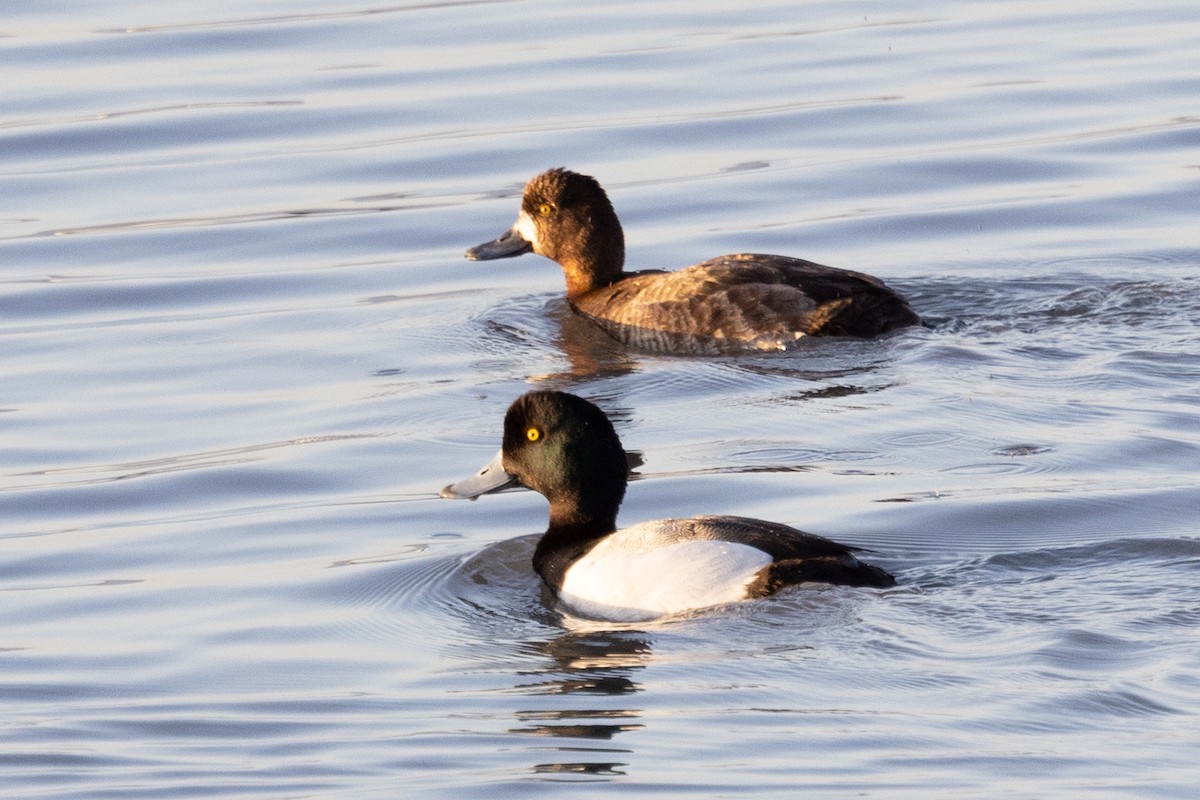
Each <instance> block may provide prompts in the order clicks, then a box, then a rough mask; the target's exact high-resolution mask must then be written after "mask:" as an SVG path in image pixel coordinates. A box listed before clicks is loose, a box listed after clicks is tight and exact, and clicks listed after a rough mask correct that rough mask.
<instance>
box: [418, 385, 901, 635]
mask: <svg viewBox="0 0 1200 800" xmlns="http://www.w3.org/2000/svg"><path fill="white" fill-rule="evenodd" d="M626 465H627V461H626V456H625V451H624V450H623V449H622V448H621V442H620V440H619V439H618V438H617V434H616V432H615V431H614V430H613V426H612V423H610V422H609V421H608V418H607V417H606V416H605V415H604V412H602V411H601V410H600V409H599V408H597V407H596V406H594V405H592V404H591V403H589V402H588V401H587V400H584V399H582V398H579V397H576V396H575V395H571V394H565V393H563V392H546V391H536V392H529V393H528V394H525V395H523V396H521V397H519V398H518V399H517V400H516V402H514V403H513V404H512V405H511V406H510V407H509V409H508V413H507V414H506V415H505V417H504V444H503V447H502V448H501V450H500V453H499V454H498V455H497V456H496V458H495V459H493V461H492V462H491V463H490V464H488V465H487V466H486V467H484V468H483V469H482V470H481V471H480V472H479V473H478V474H477V475H475V476H473V477H471V478H467V479H466V480H463V481H460V482H458V483H455V484H452V485H450V486H447V487H446V488H445V489H442V493H441V494H442V497H462V498H470V499H474V498H476V497H478V496H480V495H482V494H487V493H489V492H495V491H498V490H500V489H503V488H506V487H508V486H513V485H518V484H519V485H523V486H526V487H528V488H530V489H533V490H534V491H536V492H540V493H541V494H542V495H544V496H545V497H546V499H547V500H549V501H550V527H549V528H548V529H547V530H546V533H545V534H544V535H543V536H542V538H541V540H540V541H539V542H538V544H537V548H536V549H535V550H534V553H533V567H534V569H535V570H536V571H537V573H538V574H539V575H540V576H541V577H542V580H543V581H545V583H546V584H547V585H548V586H549V587H550V588H551V589H552V590H553V591H554V592H555V594H557V595H558V596H559V598H561V599H562V600H563V601H564V602H565V603H566V604H567V605H568V606H570V607H571V608H572V609H574V610H575V611H577V612H579V613H580V614H583V615H584V616H589V617H595V618H600V619H608V620H645V619H653V618H655V617H658V616H662V615H664V614H673V613H678V612H681V611H687V610H689V609H697V608H705V607H707V606H713V605H719V604H722V603H730V602H734V601H737V600H746V599H750V598H755V597H764V596H766V595H769V594H772V593H773V592H775V591H777V590H778V589H780V588H781V587H784V586H789V585H794V584H798V583H805V582H808V581H817V582H821V583H835V584H843V585H847V586H876V587H886V586H894V585H895V583H896V582H895V580H894V579H893V578H892V576H891V575H889V574H887V573H886V572H884V571H883V570H881V569H879V568H878V567H873V566H870V565H869V564H864V563H863V562H861V561H859V560H858V559H857V558H855V557H854V555H853V554H852V551H853V548H850V547H845V546H843V545H840V544H838V543H837V542H833V541H830V540H828V539H823V538H821V537H819V536H813V535H812V534H808V533H803V532H801V531H798V530H796V529H795V528H789V527H788V526H786V525H781V524H779V523H776V522H764V521H762V520H757V519H748V518H746V517H729V516H703V517H692V518H690V519H665V520H658V521H655V522H644V523H641V524H639V525H634V526H633V527H631V528H624V529H622V530H617V509H618V508H619V507H620V505H621V500H622V499H623V498H624V496H625V483H626V476H627V466H626Z"/></svg>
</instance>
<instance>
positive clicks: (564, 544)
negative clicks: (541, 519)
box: [533, 505, 617, 591]
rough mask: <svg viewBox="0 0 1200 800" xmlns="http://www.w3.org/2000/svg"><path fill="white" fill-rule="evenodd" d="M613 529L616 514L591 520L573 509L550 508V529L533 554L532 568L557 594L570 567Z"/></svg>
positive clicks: (591, 518)
mask: <svg viewBox="0 0 1200 800" xmlns="http://www.w3.org/2000/svg"><path fill="white" fill-rule="evenodd" d="M616 529H617V520H616V513H615V512H614V513H612V514H611V515H607V516H604V517H595V516H590V515H586V514H581V513H579V511H578V510H575V509H570V510H569V509H565V508H561V507H560V508H556V507H555V506H554V505H552V506H551V508H550V527H549V528H547V529H546V532H545V533H544V534H543V535H542V538H541V539H540V540H538V543H537V547H536V548H535V549H534V551H533V568H534V570H535V571H537V573H538V575H540V576H541V577H542V580H544V581H545V582H546V583H547V585H549V586H550V588H552V589H554V590H555V591H557V590H558V589H559V588H560V587H561V586H562V582H563V578H564V577H565V576H566V574H567V570H568V569H570V567H571V565H572V564H574V563H575V562H576V561H578V560H579V558H580V557H581V556H583V555H584V554H585V553H586V552H587V551H588V550H590V549H591V548H592V547H593V546H594V545H595V544H596V542H598V541H600V540H601V539H603V538H604V537H605V536H608V535H609V534H610V533H612V532H613V531H615V530H616Z"/></svg>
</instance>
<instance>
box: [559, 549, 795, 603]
mask: <svg viewBox="0 0 1200 800" xmlns="http://www.w3.org/2000/svg"><path fill="white" fill-rule="evenodd" d="M621 539H622V537H621V535H620V533H617V534H614V535H613V536H612V537H611V538H610V539H607V540H605V541H603V542H601V543H600V544H599V545H597V546H596V547H595V548H593V549H592V551H591V552H589V553H588V554H587V555H585V556H584V557H583V558H581V559H579V561H576V562H575V563H574V564H573V565H572V566H571V568H570V569H569V570H567V574H566V578H565V579H564V581H563V586H562V590H561V591H560V592H559V596H560V597H561V598H562V600H563V602H565V603H566V604H567V605H569V606H571V608H573V609H574V610H576V611H578V612H579V613H580V614H583V615H584V616H588V617H593V618H599V619H608V620H623V621H634V620H647V619H653V618H655V617H660V616H663V615H666V614H675V613H679V612H681V611H687V610H689V609H696V608H706V607H708V606H715V605H720V604H721V603H732V602H735V601H737V600H745V599H746V585H747V584H748V583H750V581H752V580H753V579H754V577H755V576H756V575H757V574H758V572H759V570H761V569H762V568H763V567H765V566H766V565H767V564H769V563H771V557H770V556H769V555H767V554H766V553H764V552H763V551H762V550H759V549H758V548H756V547H750V546H749V545H744V544H737V543H735V542H721V541H711V540H697V539H690V540H684V541H677V542H675V543H673V544H667V545H665V546H660V547H652V548H649V549H640V548H637V547H636V546H635V547H632V548H631V547H626V546H622V544H621V543H620V540H621ZM610 542H611V543H613V545H615V546H612V545H610Z"/></svg>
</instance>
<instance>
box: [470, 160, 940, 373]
mask: <svg viewBox="0 0 1200 800" xmlns="http://www.w3.org/2000/svg"><path fill="white" fill-rule="evenodd" d="M530 251H532V252H534V253H537V254H539V255H543V256H546V257H547V258H550V259H553V260H554V261H557V262H558V263H559V265H561V266H562V268H563V272H564V273H566V278H567V300H568V301H569V302H570V304H571V306H572V307H573V308H574V309H575V310H576V311H578V312H580V313H581V314H583V315H585V316H586V317H588V318H590V319H591V320H592V321H594V322H596V323H597V324H599V325H600V327H602V328H603V329H604V330H606V331H608V333H609V334H611V335H612V336H613V337H615V338H616V339H617V340H618V341H620V342H623V343H624V344H626V345H632V346H635V347H644V348H649V349H654V350H666V351H690V352H722V351H730V350H744V349H759V350H782V349H784V348H786V347H787V346H788V345H789V344H791V343H794V342H795V341H796V340H798V339H800V338H801V337H803V336H830V335H832V336H859V337H870V336H877V335H879V334H881V333H885V332H887V331H890V330H894V329H896V328H902V327H905V326H908V325H918V324H920V322H921V319H920V317H918V316H917V315H916V313H915V312H913V310H912V309H911V308H909V306H908V303H907V302H906V301H905V300H904V298H902V297H900V295H898V294H896V293H895V292H893V291H892V290H891V289H889V288H888V287H887V286H885V285H884V284H883V282H882V281H880V280H878V279H877V278H873V277H871V276H869V275H864V274H862V273H859V272H850V271H848V270H842V269H835V268H833V267H824V266H821V265H820V264H814V263H813V262H811V261H803V260H801V259H798V258H788V257H786V256H772V255H756V254H750V253H740V254H736V255H727V256H720V257H718V258H714V259H711V260H709V261H705V262H703V263H701V264H696V265H694V266H691V267H685V268H684V269H681V270H677V271H675V272H662V271H659V270H647V271H644V272H625V271H624V266H625V237H624V234H623V233H622V231H621V223H620V222H619V221H618V220H617V215H616V212H614V211H613V207H612V204H611V203H609V201H608V195H606V194H605V193H604V189H602V188H601V187H600V184H599V183H597V182H596V180H595V178H591V177H588V176H587V175H580V174H578V173H575V172H570V171H568V170H565V169H552V170H549V171H547V172H543V173H542V174H541V175H538V176H537V177H536V178H534V179H533V180H531V181H530V182H529V184H528V185H527V186H526V187H525V193H524V196H523V197H522V198H521V211H520V213H519V214H518V215H517V222H516V224H514V225H513V226H512V228H510V229H509V230H508V231H506V232H505V233H504V234H503V235H502V236H500V238H498V239H496V240H495V241H492V242H487V243H484V244H481V245H479V246H477V247H473V248H471V249H470V250H468V251H467V254H466V255H467V258H469V259H471V260H473V261H486V260H489V259H494V258H508V257H511V256H518V255H521V254H523V253H528V252H530Z"/></svg>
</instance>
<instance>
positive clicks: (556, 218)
mask: <svg viewBox="0 0 1200 800" xmlns="http://www.w3.org/2000/svg"><path fill="white" fill-rule="evenodd" d="M528 252H534V253H537V254H538V255H542V256H545V257H546V258H549V259H552V260H554V261H557V262H558V263H559V265H561V266H562V268H563V272H564V273H565V274H566V277H567V297H577V296H579V295H582V294H585V293H587V292H589V291H591V290H592V289H595V288H597V287H600V286H606V285H608V284H609V283H611V282H612V281H614V280H616V279H617V278H618V277H619V276H620V275H621V271H622V269H623V268H624V266H625V234H624V233H623V232H622V230H621V223H620V221H619V220H618V219H617V214H616V212H615V211H613V207H612V203H610V202H609V200H608V195H607V194H605V193H604V189H603V188H602V187H601V186H600V184H599V183H598V182H597V181H596V179H595V178H592V177H590V176H588V175H580V174H579V173H577V172H571V171H570V170H566V169H562V168H561V167H556V168H555V169H551V170H547V171H546V172H543V173H542V174H541V175H538V176H537V177H536V178H534V179H533V180H531V181H530V182H529V183H528V184H526V186H525V193H524V194H523V195H522V197H521V211H520V213H519V214H518V215H517V221H516V223H514V224H513V226H512V227H511V228H509V229H508V230H507V231H505V232H504V233H503V234H502V235H501V236H500V238H498V239H496V240H494V241H491V242H485V243H483V244H481V245H477V246H476V247H472V248H471V249H470V250H468V251H467V253H466V255H467V258H469V259H471V260H472V261H488V260H491V259H494V258H511V257H512V256H519V255H522V254H524V253H528Z"/></svg>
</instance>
